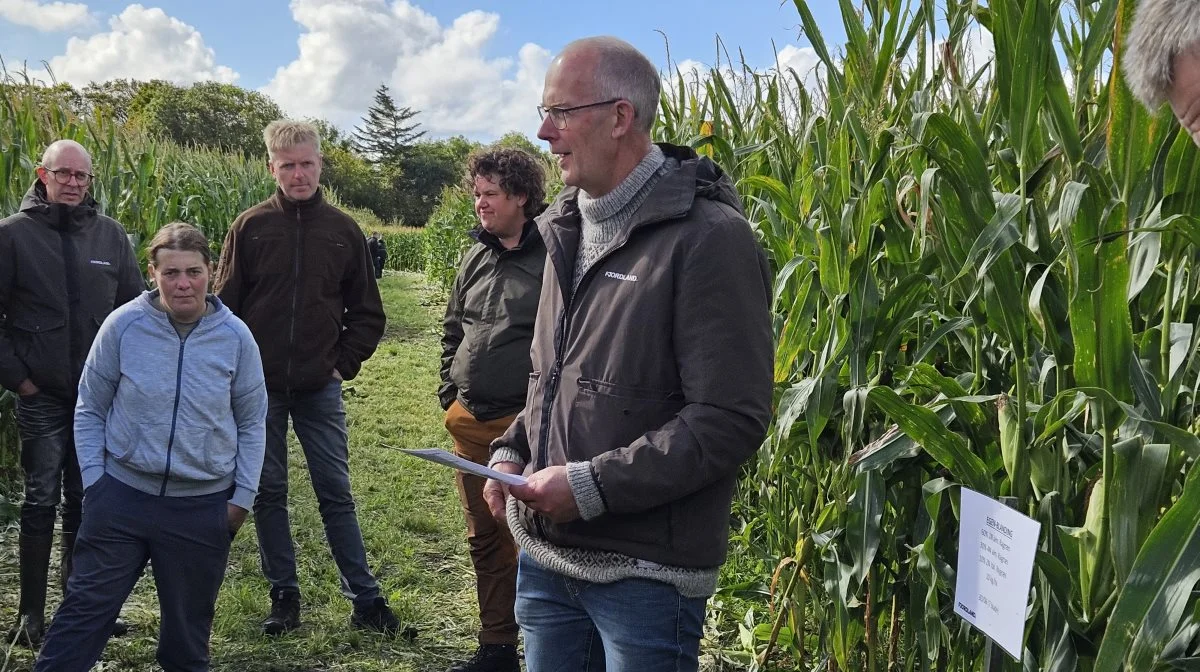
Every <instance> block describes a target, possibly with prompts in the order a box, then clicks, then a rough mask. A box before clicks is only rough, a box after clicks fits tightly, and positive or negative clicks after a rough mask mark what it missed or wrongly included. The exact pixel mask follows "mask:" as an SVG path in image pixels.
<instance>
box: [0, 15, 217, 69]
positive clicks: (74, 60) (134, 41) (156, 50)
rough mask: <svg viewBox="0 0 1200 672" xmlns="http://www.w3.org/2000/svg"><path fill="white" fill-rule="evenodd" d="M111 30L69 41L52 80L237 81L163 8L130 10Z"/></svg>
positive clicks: (54, 62) (57, 59) (115, 19)
mask: <svg viewBox="0 0 1200 672" xmlns="http://www.w3.org/2000/svg"><path fill="white" fill-rule="evenodd" d="M3 1H4V0H0V2H3ZM109 29H110V30H109V31H108V32H105V33H98V34H96V35H92V36H91V37H87V38H79V37H72V38H71V39H70V40H68V41H67V49H66V53H64V54H62V55H60V56H55V57H54V58H52V59H50V69H51V71H52V72H53V73H54V76H55V77H56V78H57V79H58V80H59V81H66V82H70V83H72V84H77V85H86V84H88V83H89V82H93V81H95V82H101V81H104V80H108V79H120V78H132V79H141V80H150V79H165V80H167V81H170V82H174V83H176V84H191V83H193V82H199V81H206V80H215V81H218V82H226V83H233V82H235V81H237V78H238V74H237V73H236V72H234V71H233V70H232V69H231V68H228V67H226V66H223V65H217V63H216V55H215V54H214V53H213V50H212V48H210V47H209V46H207V45H206V44H205V43H204V38H203V37H202V36H201V35H200V32H199V31H197V30H196V29H195V28H194V27H192V26H190V25H188V24H186V23H184V22H182V21H180V20H179V19H176V18H174V17H171V16H168V15H167V14H166V13H165V12H163V10H161V9H158V8H150V9H147V8H145V7H143V6H141V5H129V6H128V7H126V8H125V10H124V11H123V12H121V13H120V14H119V15H117V16H114V17H113V18H112V19H110V20H109Z"/></svg>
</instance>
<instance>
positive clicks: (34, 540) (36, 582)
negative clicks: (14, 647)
mask: <svg viewBox="0 0 1200 672" xmlns="http://www.w3.org/2000/svg"><path fill="white" fill-rule="evenodd" d="M53 539H54V537H53V535H48V534H47V535H37V536H33V535H26V534H22V535H21V536H20V541H19V546H18V558H19V560H20V563H21V602H20V606H19V607H18V609H17V622H16V624H14V625H13V627H12V629H11V630H9V631H8V641H10V642H14V641H15V642H17V643H18V644H24V645H25V646H28V647H30V648H35V647H37V646H38V645H39V644H41V643H42V635H43V634H45V630H46V579H47V578H48V575H49V574H50V545H51V542H52V541H53Z"/></svg>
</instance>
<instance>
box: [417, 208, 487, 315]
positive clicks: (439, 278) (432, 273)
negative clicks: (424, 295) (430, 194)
mask: <svg viewBox="0 0 1200 672" xmlns="http://www.w3.org/2000/svg"><path fill="white" fill-rule="evenodd" d="M475 224H476V219H475V208H474V204H473V203H472V200H471V194H469V193H468V192H467V190H466V189H464V188H462V187H458V186H450V187H446V188H445V189H443V190H442V197H441V201H440V202H439V203H438V207H437V208H435V209H434V211H433V215H432V216H430V218H429V223H427V224H426V225H425V228H424V233H423V234H422V237H423V238H424V255H425V264H424V265H425V275H426V276H427V277H428V278H429V280H430V281H432V282H433V283H434V284H436V285H437V286H438V287H440V288H441V289H442V290H443V291H449V290H450V286H451V285H452V284H454V275H455V273H457V271H458V263H459V261H460V260H461V258H462V254H463V252H464V251H466V249H467V248H468V247H470V246H471V244H472V243H473V240H472V239H471V237H470V236H469V235H468V234H469V233H470V231H471V229H473V228H475Z"/></svg>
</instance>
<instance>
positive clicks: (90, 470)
mask: <svg viewBox="0 0 1200 672" xmlns="http://www.w3.org/2000/svg"><path fill="white" fill-rule="evenodd" d="M79 475H80V477H81V478H82V479H83V489H84V490H87V489H88V488H90V487H92V486H93V485H95V483H96V481H98V480H100V477H101V476H103V475H104V467H102V466H95V467H87V468H86V469H84V470H82V471H80V472H79Z"/></svg>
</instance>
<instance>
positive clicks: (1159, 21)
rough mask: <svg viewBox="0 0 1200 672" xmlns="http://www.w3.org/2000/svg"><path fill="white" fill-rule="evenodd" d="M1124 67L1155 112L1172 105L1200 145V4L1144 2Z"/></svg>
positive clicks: (1164, 0)
mask: <svg viewBox="0 0 1200 672" xmlns="http://www.w3.org/2000/svg"><path fill="white" fill-rule="evenodd" d="M1124 66H1125V76H1126V78H1127V79H1128V81H1129V86H1130V88H1131V89H1132V90H1133V93H1134V95H1136V96H1137V97H1138V98H1139V99H1141V101H1142V102H1143V103H1145V104H1146V106H1147V107H1149V108H1151V109H1153V108H1156V107H1158V106H1159V105H1162V104H1163V102H1164V101H1166V102H1170V103H1171V109H1172V110H1173V111H1174V112H1175V116H1176V118H1178V119H1179V123H1180V124H1182V125H1183V127H1184V128H1185V129H1187V131H1188V133H1190V134H1191V136H1192V139H1193V140H1194V141H1195V142H1196V143H1197V144H1200V2H1197V1H1196V0H1143V1H1142V3H1141V4H1140V5H1139V6H1138V9H1137V18H1136V20H1135V21H1134V24H1133V30H1131V31H1130V32H1129V42H1128V49H1127V51H1126V54H1125V62H1124Z"/></svg>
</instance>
